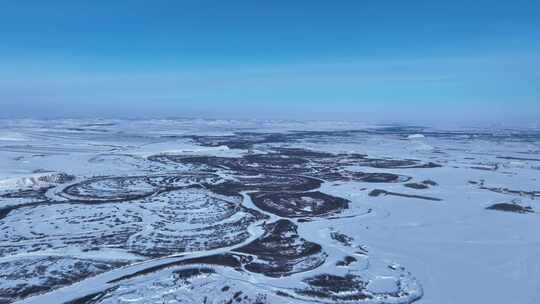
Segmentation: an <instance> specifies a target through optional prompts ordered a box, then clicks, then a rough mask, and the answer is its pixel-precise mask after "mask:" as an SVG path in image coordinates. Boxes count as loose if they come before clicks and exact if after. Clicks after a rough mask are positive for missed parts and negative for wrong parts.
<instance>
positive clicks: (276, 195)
mask: <svg viewBox="0 0 540 304" xmlns="http://www.w3.org/2000/svg"><path fill="white" fill-rule="evenodd" d="M250 197H251V199H252V201H253V203H254V204H255V205H256V206H257V207H259V208H260V209H262V210H264V211H266V212H270V213H273V214H275V215H278V216H281V217H289V218H293V217H313V216H325V215H330V214H335V213H339V212H341V211H342V210H344V209H347V208H348V206H349V201H348V200H346V199H343V198H340V197H335V196H331V195H328V194H324V193H322V192H319V191H315V192H300V193H292V192H258V193H250Z"/></svg>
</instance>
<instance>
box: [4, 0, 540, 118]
mask: <svg viewBox="0 0 540 304" xmlns="http://www.w3.org/2000/svg"><path fill="white" fill-rule="evenodd" d="M0 20H2V26H1V27H0V39H1V40H2V41H0V105H1V111H0V118H19V117H31V118H55V117H104V118H108V117H111V118H114V117H119V118H127V117H203V118H278V119H331V120H340V119H343V120H358V121H366V122H389V121H397V122H418V123H443V122H448V123H467V124H470V123H487V124H493V123H503V124H506V123H508V124H513V125H519V124H523V125H538V124H540V55H539V54H540V1H524V0H517V1H504V0H503V1H483V0H480V1H464V0H456V1H415V0H412V1H281V0H276V1H205V0H201V1H191V0H186V1H164V0H160V1H67V0H66V1H60V0H57V1H36V0H34V1H3V2H2V3H1V4H0Z"/></svg>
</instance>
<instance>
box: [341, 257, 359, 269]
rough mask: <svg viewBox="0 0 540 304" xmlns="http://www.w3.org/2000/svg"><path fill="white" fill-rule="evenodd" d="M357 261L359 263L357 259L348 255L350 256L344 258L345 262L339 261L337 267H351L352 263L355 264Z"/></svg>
mask: <svg viewBox="0 0 540 304" xmlns="http://www.w3.org/2000/svg"><path fill="white" fill-rule="evenodd" d="M356 261H358V260H357V259H356V258H355V257H353V256H350V255H348V256H346V257H344V258H343V260H341V261H337V262H336V266H340V267H345V266H349V265H351V264H352V263H354V262H356Z"/></svg>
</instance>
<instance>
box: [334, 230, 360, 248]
mask: <svg viewBox="0 0 540 304" xmlns="http://www.w3.org/2000/svg"><path fill="white" fill-rule="evenodd" d="M330 237H331V238H332V239H333V240H335V241H338V242H340V243H341V244H342V245H344V246H347V247H350V246H352V242H353V241H354V238H352V237H350V236H348V235H346V234H343V233H340V232H332V233H330Z"/></svg>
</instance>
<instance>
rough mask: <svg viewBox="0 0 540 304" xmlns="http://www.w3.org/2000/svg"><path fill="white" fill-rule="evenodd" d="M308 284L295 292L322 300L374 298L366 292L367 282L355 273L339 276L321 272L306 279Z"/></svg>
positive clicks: (305, 281)
mask: <svg viewBox="0 0 540 304" xmlns="http://www.w3.org/2000/svg"><path fill="white" fill-rule="evenodd" d="M304 283H306V284H307V285H308V287H307V288H305V289H298V290H296V291H295V292H296V293H297V294H300V295H303V296H309V297H313V298H316V299H321V300H331V301H336V302H339V301H362V300H366V299H370V298H372V296H371V295H369V293H367V292H366V285H367V283H366V282H364V281H362V279H361V278H360V277H358V276H355V275H351V274H348V275H345V276H338V275H332V274H321V275H317V276H314V277H311V278H308V279H305V280H304Z"/></svg>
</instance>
